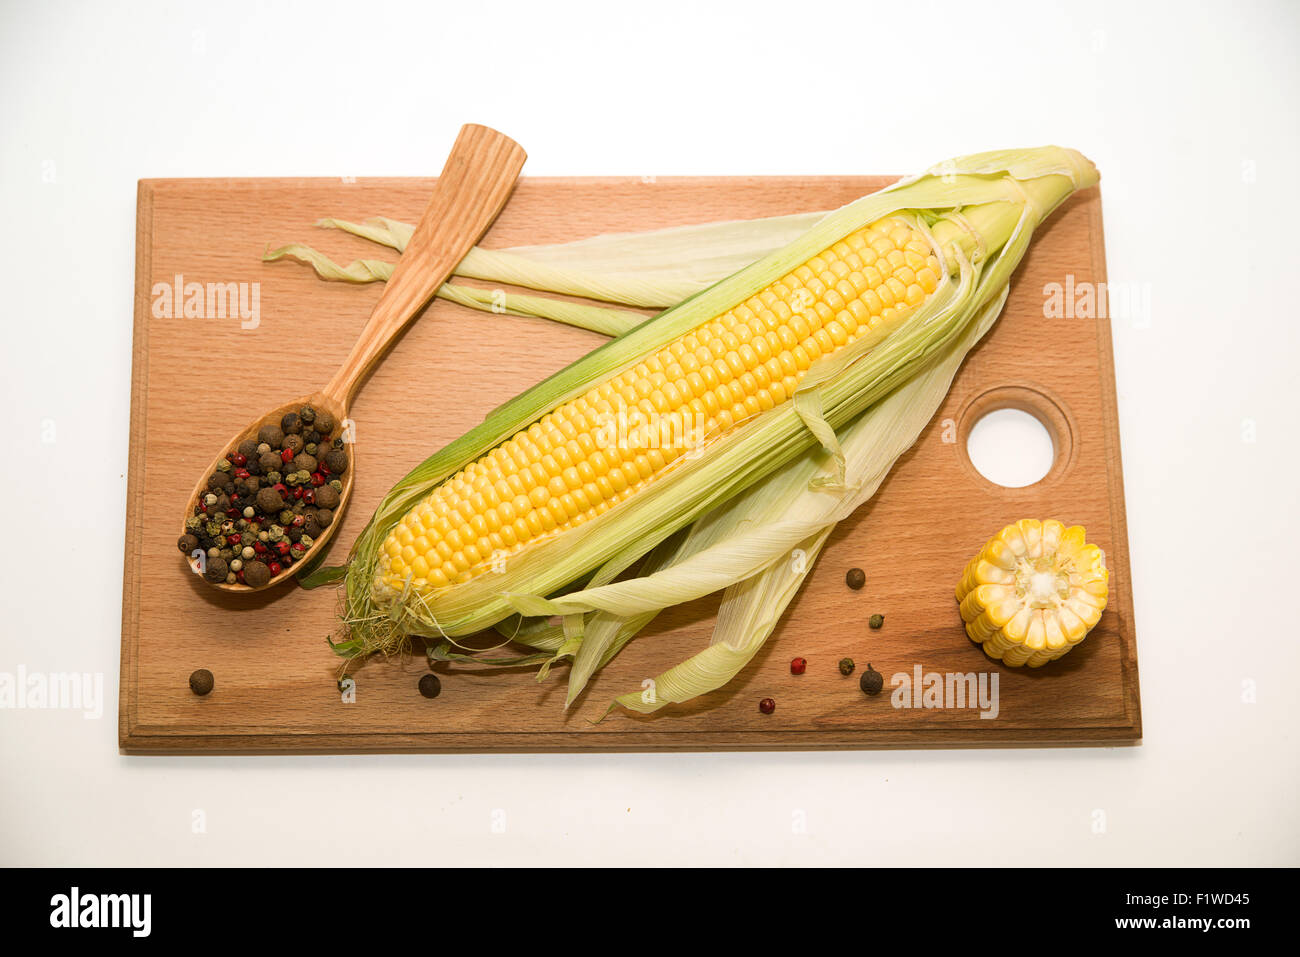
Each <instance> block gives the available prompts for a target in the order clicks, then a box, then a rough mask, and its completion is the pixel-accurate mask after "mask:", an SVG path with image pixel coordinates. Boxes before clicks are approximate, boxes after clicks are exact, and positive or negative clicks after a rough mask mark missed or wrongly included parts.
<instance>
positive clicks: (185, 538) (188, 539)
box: [176, 532, 199, 555]
mask: <svg viewBox="0 0 1300 957" xmlns="http://www.w3.org/2000/svg"><path fill="white" fill-rule="evenodd" d="M176 547H177V548H179V549H180V550H181V554H182V555H189V554H190V552H192V551H194V549H196V548H198V547H199V540H198V538H197V537H195V536H194V535H191V534H189V533H188V532H187V533H186V534H184V535H182V536H181V537H180V538H178V539H177V540H176Z"/></svg>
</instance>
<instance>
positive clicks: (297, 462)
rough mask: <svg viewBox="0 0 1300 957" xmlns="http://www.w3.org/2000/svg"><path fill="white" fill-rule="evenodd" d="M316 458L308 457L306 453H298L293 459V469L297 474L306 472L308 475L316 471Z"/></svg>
mask: <svg viewBox="0 0 1300 957" xmlns="http://www.w3.org/2000/svg"><path fill="white" fill-rule="evenodd" d="M316 464H317V463H316V456H314V455H308V454H307V453H306V452H299V453H298V455H297V456H295V457H294V460H293V467H294V470H295V471H297V472H306V473H308V475H310V474H311V473H312V472H315V471H316Z"/></svg>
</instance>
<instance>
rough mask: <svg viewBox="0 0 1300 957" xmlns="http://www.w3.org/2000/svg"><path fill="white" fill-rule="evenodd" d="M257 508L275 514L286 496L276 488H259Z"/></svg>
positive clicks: (282, 505)
mask: <svg viewBox="0 0 1300 957" xmlns="http://www.w3.org/2000/svg"><path fill="white" fill-rule="evenodd" d="M257 508H258V510H259V511H261V512H263V513H265V514H267V515H274V514H275V513H276V512H278V511H280V509H282V508H284V498H283V497H282V496H281V495H280V493H279V491H278V490H276V489H274V488H264V489H259V490H258V492H257ZM245 577H247V576H245Z"/></svg>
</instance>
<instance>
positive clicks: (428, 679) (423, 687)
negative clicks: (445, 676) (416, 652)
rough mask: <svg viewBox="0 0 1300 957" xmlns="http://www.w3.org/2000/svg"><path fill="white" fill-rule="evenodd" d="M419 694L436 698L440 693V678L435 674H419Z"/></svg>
mask: <svg viewBox="0 0 1300 957" xmlns="http://www.w3.org/2000/svg"><path fill="white" fill-rule="evenodd" d="M420 694H422V695H424V696H425V697H426V698H436V697H438V695H440V694H442V680H441V679H440V678H439V677H438V676H437V675H435V674H432V673H430V674H427V675H421V676H420Z"/></svg>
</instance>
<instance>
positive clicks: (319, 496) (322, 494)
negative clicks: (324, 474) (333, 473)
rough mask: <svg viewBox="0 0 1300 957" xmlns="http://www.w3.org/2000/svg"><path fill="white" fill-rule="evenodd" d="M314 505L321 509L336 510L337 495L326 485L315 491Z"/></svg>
mask: <svg viewBox="0 0 1300 957" xmlns="http://www.w3.org/2000/svg"><path fill="white" fill-rule="evenodd" d="M316 504H317V505H318V506H319V507H321V508H338V507H339V493H338V492H336V491H334V489H332V488H330V486H328V485H322V486H321V487H320V488H318V489H316Z"/></svg>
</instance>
